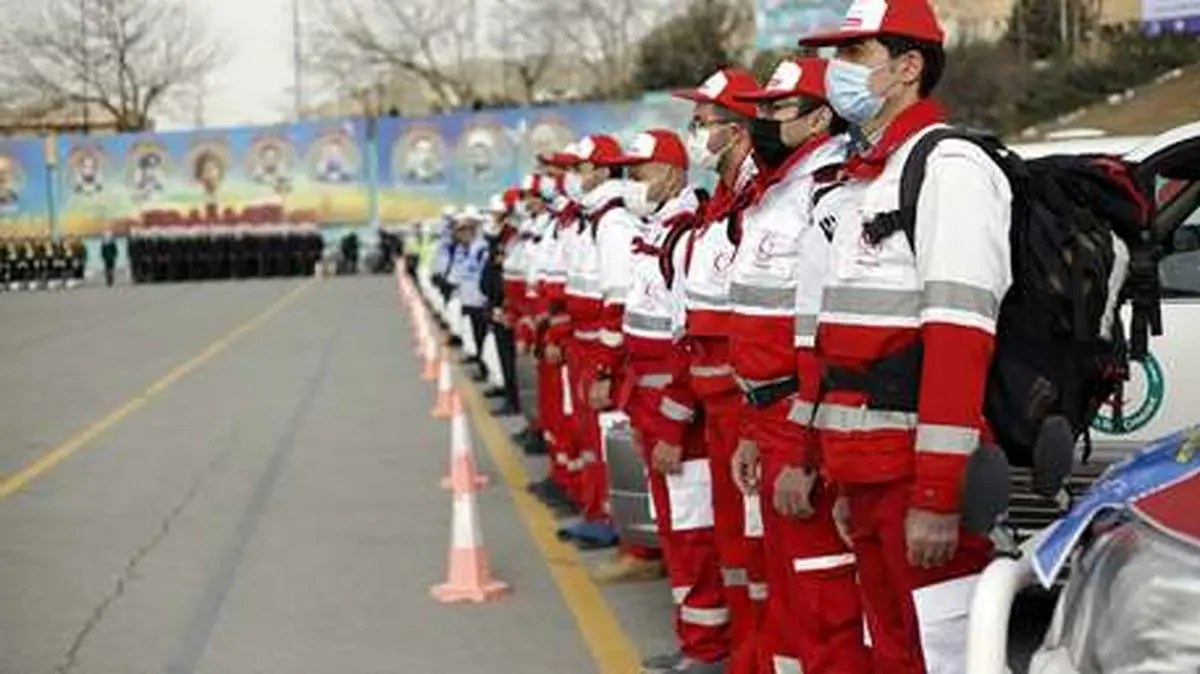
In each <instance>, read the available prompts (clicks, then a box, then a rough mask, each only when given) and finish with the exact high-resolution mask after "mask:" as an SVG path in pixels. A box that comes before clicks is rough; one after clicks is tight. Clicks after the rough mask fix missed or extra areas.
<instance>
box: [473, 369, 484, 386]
mask: <svg viewBox="0 0 1200 674" xmlns="http://www.w3.org/2000/svg"><path fill="white" fill-rule="evenodd" d="M471 379H472V380H474V381H475V383H476V384H486V383H487V380H488V372H487V370H484V371H482V372H476V373H475V374H473V375H471Z"/></svg>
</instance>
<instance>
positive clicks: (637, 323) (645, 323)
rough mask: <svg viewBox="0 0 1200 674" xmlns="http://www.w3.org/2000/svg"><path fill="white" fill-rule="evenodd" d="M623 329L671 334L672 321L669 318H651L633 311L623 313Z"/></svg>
mask: <svg viewBox="0 0 1200 674" xmlns="http://www.w3.org/2000/svg"><path fill="white" fill-rule="evenodd" d="M624 320H625V327H626V328H630V329H633V330H646V331H650V332H667V333H669V332H671V331H672V328H673V324H674V321H672V320H671V317H670V316H651V315H649V314H643V313H638V312H634V311H629V310H626V311H625V319H624Z"/></svg>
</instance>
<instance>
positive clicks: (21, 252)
mask: <svg viewBox="0 0 1200 674" xmlns="http://www.w3.org/2000/svg"><path fill="white" fill-rule="evenodd" d="M86 269H87V248H86V247H84V245H83V242H82V241H80V240H79V239H75V238H71V239H59V240H58V241H55V240H53V239H51V238H49V237H39V238H24V239H9V240H6V241H0V286H2V289H4V290H27V289H28V290H32V289H37V288H61V287H69V286H75V285H78V284H80V283H82V281H83V276H84V270H86Z"/></svg>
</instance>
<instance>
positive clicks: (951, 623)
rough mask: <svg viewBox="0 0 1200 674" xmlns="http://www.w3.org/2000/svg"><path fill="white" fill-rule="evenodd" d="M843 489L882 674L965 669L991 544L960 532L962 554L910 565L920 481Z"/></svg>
mask: <svg viewBox="0 0 1200 674" xmlns="http://www.w3.org/2000/svg"><path fill="white" fill-rule="evenodd" d="M842 490H843V493H844V494H845V495H846V496H847V498H848V499H849V502H850V530H851V534H850V535H851V538H852V540H853V542H854V552H855V554H856V555H857V557H858V576H859V585H860V588H861V592H862V597H863V608H864V610H865V612H866V615H867V627H868V629H869V630H870V632H871V642H872V646H873V650H874V659H875V671H877V672H887V673H888V674H893V673H895V674H925V672H926V671H930V672H937V673H938V674H942V673H947V674H957V673H959V672H965V671H966V664H965V662H964V660H965V658H964V653H965V652H966V648H967V642H966V628H967V614H968V612H969V610H970V601H971V596H972V594H973V592H974V586H975V581H976V580H977V579H978V574H979V573H980V572H981V571H982V570H983V568H984V567H985V566H986V565H987V563H988V561H989V559H990V557H991V552H992V544H991V541H989V540H988V539H987V538H985V537H982V536H978V535H975V534H969V533H967V532H966V531H960V532H959V545H958V552H957V553H956V554H955V556H954V558H953V559H952V560H950V562H949V563H948V564H946V565H944V566H942V567H939V568H936V569H921V568H917V567H913V566H910V565H909V564H908V543H907V541H906V539H905V535H904V518H905V516H906V514H907V512H908V507H909V502H910V495H911V493H912V490H913V483H912V480H899V481H894V482H886V483H882V484H852V485H843V486H842Z"/></svg>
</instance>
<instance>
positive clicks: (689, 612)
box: [679, 606, 729, 627]
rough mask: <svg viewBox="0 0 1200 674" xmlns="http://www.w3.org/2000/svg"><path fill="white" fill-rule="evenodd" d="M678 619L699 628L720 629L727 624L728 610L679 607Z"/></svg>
mask: <svg viewBox="0 0 1200 674" xmlns="http://www.w3.org/2000/svg"><path fill="white" fill-rule="evenodd" d="M679 619H680V620H681V621H683V622H685V623H689V624H691V625H699V626H700V627H721V626H722V625H725V624H727V623H728V622H729V609H727V608H694V607H692V606H680V607H679Z"/></svg>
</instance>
